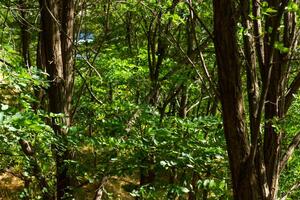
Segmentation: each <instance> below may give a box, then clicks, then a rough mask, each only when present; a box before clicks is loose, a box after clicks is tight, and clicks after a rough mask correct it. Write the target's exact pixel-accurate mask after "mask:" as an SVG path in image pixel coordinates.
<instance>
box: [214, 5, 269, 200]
mask: <svg viewBox="0 0 300 200" xmlns="http://www.w3.org/2000/svg"><path fill="white" fill-rule="evenodd" d="M235 11H236V10H235V5H234V1H233V0H214V31H215V41H214V42H215V51H216V58H217V64H218V76H219V89H220V99H221V103H222V115H223V124H224V132H225V138H226V143H227V152H228V157H229V164H230V171H231V176H232V184H233V194H234V199H236V200H254V199H264V198H263V197H262V196H261V192H260V188H259V185H258V180H257V176H256V174H255V173H256V170H255V166H254V164H253V163H251V162H248V157H249V155H250V144H249V140H248V134H247V132H246V127H245V125H246V124H245V116H244V115H245V113H244V105H243V96H242V87H241V74H240V73H241V64H240V60H239V54H238V48H237V38H236V21H235Z"/></svg>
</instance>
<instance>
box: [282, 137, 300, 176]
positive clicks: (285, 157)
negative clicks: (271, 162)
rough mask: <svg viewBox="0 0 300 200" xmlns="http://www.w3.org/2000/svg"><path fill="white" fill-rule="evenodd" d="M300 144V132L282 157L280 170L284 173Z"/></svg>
mask: <svg viewBox="0 0 300 200" xmlns="http://www.w3.org/2000/svg"><path fill="white" fill-rule="evenodd" d="M299 143H300V132H298V133H297V134H296V135H295V137H294V138H293V140H292V142H291V143H290V145H289V147H288V149H287V150H286V152H285V153H284V155H283V156H282V159H281V161H280V162H279V170H280V171H282V170H283V169H284V167H285V166H286V163H287V161H288V160H289V158H290V157H291V155H292V154H293V153H294V151H295V148H296V147H297V146H298V145H299Z"/></svg>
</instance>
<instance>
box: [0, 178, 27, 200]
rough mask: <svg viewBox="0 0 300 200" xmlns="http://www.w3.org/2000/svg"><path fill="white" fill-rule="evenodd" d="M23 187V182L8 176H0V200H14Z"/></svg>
mask: <svg viewBox="0 0 300 200" xmlns="http://www.w3.org/2000/svg"><path fill="white" fill-rule="evenodd" d="M23 187H24V184H23V181H22V180H20V179H19V178H17V177H15V176H13V175H11V174H9V173H3V174H1V175H0V200H15V199H19V198H18V192H20V191H21V190H22V189H23Z"/></svg>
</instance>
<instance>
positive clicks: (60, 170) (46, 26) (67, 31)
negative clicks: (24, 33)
mask: <svg viewBox="0 0 300 200" xmlns="http://www.w3.org/2000/svg"><path fill="white" fill-rule="evenodd" d="M74 6H75V5H74V1H72V0H71V1H69V0H65V1H62V2H60V1H58V0H40V8H41V29H42V38H41V43H42V46H43V47H44V48H43V50H44V51H45V52H43V53H42V54H41V55H45V61H46V62H45V64H46V66H45V67H46V69H47V73H48V74H49V81H50V87H49V88H48V91H47V92H48V98H49V112H51V113H54V114H60V113H62V114H64V116H62V117H61V118H59V117H52V119H51V127H52V128H53V130H54V132H55V134H57V136H58V138H60V140H59V141H58V142H59V143H61V144H55V152H56V153H55V154H56V155H55V156H56V177H57V179H56V185H57V198H58V199H62V198H65V197H67V196H68V195H69V194H68V193H69V192H70V187H71V182H70V181H71V177H70V175H69V174H68V168H67V164H66V160H68V159H69V158H70V156H69V151H68V144H67V142H66V138H65V137H66V135H67V134H68V127H70V126H71V121H72V119H71V101H72V90H73V80H74V72H73V30H74Z"/></svg>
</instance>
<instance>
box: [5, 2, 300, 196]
mask: <svg viewBox="0 0 300 200" xmlns="http://www.w3.org/2000/svg"><path fill="white" fill-rule="evenodd" d="M260 6H261V8H262V13H263V14H262V17H264V16H268V15H272V14H273V13H274V12H276V10H274V9H273V8H271V7H270V6H268V4H267V3H266V2H264V3H262V4H261V5H260ZM40 11H41V9H40V7H39V4H38V3H37V2H35V1H29V0H20V1H14V0H6V1H1V2H0V26H1V31H0V69H1V70H0V140H1V141H2V142H1V143H0V173H2V174H6V173H7V174H11V175H13V176H16V177H18V178H19V179H21V180H22V182H23V185H22V190H21V191H18V194H17V197H16V198H17V199H42V198H45V194H51V195H50V196H52V197H53V196H55V193H56V185H57V179H56V175H57V171H56V170H57V166H56V165H57V163H58V162H57V157H58V155H57V154H59V153H57V152H59V150H61V149H63V150H62V151H63V152H64V150H66V151H68V153H69V156H68V159H66V160H64V163H65V164H66V166H67V169H68V171H67V173H68V175H69V176H70V177H71V180H72V181H71V183H72V184H71V185H70V186H69V187H70V188H69V190H68V191H69V194H65V199H68V195H70V196H73V198H75V199H89V198H91V199H92V198H93V196H95V193H96V192H97V191H98V190H101V191H103V193H104V195H103V196H102V198H103V199H134V198H136V199H189V200H195V199H203V200H205V199H232V198H233V194H232V190H231V187H232V183H231V179H230V177H231V176H230V170H229V164H228V157H227V153H226V141H225V137H224V131H223V126H222V112H221V104H220V99H219V92H218V86H217V85H218V84H217V80H218V77H217V68H216V58H215V49H214V40H213V33H214V32H213V8H212V1H210V0H205V1H194V2H192V1H191V0H187V1H176V0H173V1H171V0H165V1H157V0H147V1H137V0H126V1H110V0H104V1H92V0H78V1H76V4H75V24H74V30H75V33H74V41H72V42H73V45H74V46H73V57H74V58H75V62H74V73H75V78H74V89H73V97H72V109H71V112H70V115H71V116H68V117H70V118H71V119H72V120H71V121H72V123H71V125H70V126H69V125H68V126H66V125H65V124H64V118H65V117H66V116H65V113H53V112H50V110H49V101H51V100H49V98H48V92H49V88H50V87H51V84H52V80H49V76H50V75H49V73H48V71H47V70H46V68H45V66H43V64H42V61H41V60H42V59H41V57H42V56H43V55H42V54H41V53H40V52H39V51H40V45H41V41H42V40H41V23H40V18H41V17H42V16H41V15H40ZM286 12H294V13H295V14H296V15H297V16H298V12H299V8H298V5H297V4H293V3H292V1H291V2H290V4H289V6H288V7H287V8H286ZM250 17H254V16H250ZM60 26H61V25H60ZM60 26H59V27H60ZM298 28H299V27H298V26H297V30H298ZM237 29H238V30H237V34H238V39H239V43H240V45H241V46H242V44H243V36H244V35H247V34H248V33H247V30H245V29H244V28H243V27H242V25H241V24H238V27H237ZM24 31H25V32H24ZM279 31H280V30H279ZM61 34H64V33H63V32H62V33H61ZM26 45H28V46H27V48H26ZM41 48H43V47H41ZM275 48H276V49H278V50H279V51H280V52H286V51H288V49H286V47H284V44H281V43H279V42H277V43H275ZM24 51H26V52H24ZM240 53H241V57H243V53H242V52H240ZM296 53H298V52H296ZM243 61H244V60H243ZM245 62H246V61H245ZM292 64H293V67H292V68H291V70H294V71H297V70H298V69H297V64H298V61H295V62H294V63H292ZM245 71H246V70H245V69H243V70H242V79H243V80H245V79H246V73H245ZM293 76H295V75H294V74H293ZM246 91H247V87H246V84H244V85H243V93H246ZM295 97H296V99H295V101H294V103H293V104H292V106H291V108H290V109H289V112H288V114H287V115H286V116H285V117H284V118H281V119H277V118H274V119H273V121H274V123H273V127H274V128H275V129H277V130H280V131H283V132H284V133H285V135H284V137H285V139H286V141H285V142H283V144H282V149H287V148H288V145H289V143H290V142H291V141H292V139H293V136H294V135H295V134H296V133H297V132H298V131H299V123H298V121H299V118H300V115H299V108H300V103H299V102H300V98H299V97H298V96H297V95H296V94H295ZM248 112H250V111H248V110H247V111H246V114H248ZM249 120H250V119H248V118H247V123H248V124H249V123H250V122H249ZM53 121H55V122H56V124H58V125H60V126H61V127H62V128H63V129H64V130H66V132H67V134H66V136H65V135H59V134H56V132H55V130H54V128H53V125H52V123H53ZM263 123H264V122H262V124H263ZM298 159H299V151H298V149H297V150H296V151H295V153H294V155H293V156H292V157H291V158H290V159H289V161H288V164H287V165H288V166H287V168H286V169H285V170H284V172H283V174H282V175H281V176H282V179H281V180H280V191H279V196H284V195H286V194H288V195H289V196H290V198H291V199H295V198H297V197H298V195H299V194H300V193H299V191H298V186H297V184H296V185H294V184H295V183H298V185H299V178H298V177H299V167H300V166H299V160H298ZM143 177H144V178H145V177H146V179H147V180H146V179H145V180H143V179H144V178H143ZM124 180H125V181H124ZM120 182H122V184H121V185H122V186H121V187H120V188H117V189H116V187H115V186H116V185H118V184H119V185H120ZM293 185H294V186H297V187H295V188H292V186H293ZM299 186H300V185H299ZM291 188H292V190H291ZM0 190H1V188H0ZM117 190H121V191H122V192H121V196H120V192H119V191H117ZM1 195H2V194H1V191H0V196H1ZM6 198H11V197H6ZM70 199H71V198H70Z"/></svg>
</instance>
